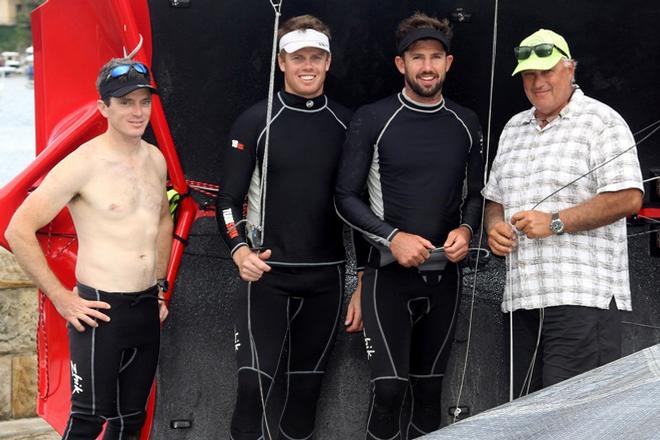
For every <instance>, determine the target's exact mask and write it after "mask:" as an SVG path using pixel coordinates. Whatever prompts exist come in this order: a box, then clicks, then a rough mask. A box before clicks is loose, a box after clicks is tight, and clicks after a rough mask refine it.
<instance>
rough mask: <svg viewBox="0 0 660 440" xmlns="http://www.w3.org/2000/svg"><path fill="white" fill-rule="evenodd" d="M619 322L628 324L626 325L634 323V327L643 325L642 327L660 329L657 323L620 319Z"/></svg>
mask: <svg viewBox="0 0 660 440" xmlns="http://www.w3.org/2000/svg"><path fill="white" fill-rule="evenodd" d="M621 324H628V325H634V326H636V327H644V328H650V329H654V330H660V327H658V326H657V325H650V324H642V323H639V322H630V321H621Z"/></svg>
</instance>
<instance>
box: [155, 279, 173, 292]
mask: <svg viewBox="0 0 660 440" xmlns="http://www.w3.org/2000/svg"><path fill="white" fill-rule="evenodd" d="M156 285H157V286H158V288H159V289H160V290H161V291H162V292H167V289H169V288H170V283H169V282H168V281H167V279H166V278H158V279H157V280H156Z"/></svg>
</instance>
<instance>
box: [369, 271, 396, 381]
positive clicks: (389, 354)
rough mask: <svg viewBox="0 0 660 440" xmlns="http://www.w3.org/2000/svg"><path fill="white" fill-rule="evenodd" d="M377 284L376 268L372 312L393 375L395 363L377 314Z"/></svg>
mask: <svg viewBox="0 0 660 440" xmlns="http://www.w3.org/2000/svg"><path fill="white" fill-rule="evenodd" d="M377 285H378V269H376V273H375V275H374V287H373V290H372V292H373V293H372V296H373V301H374V313H375V315H376V322H377V323H378V329H379V330H380V334H381V336H382V337H383V345H385V350H386V351H387V356H388V357H389V358H390V364H391V365H392V373H394V375H395V376H398V375H399V373H398V372H397V369H396V365H395V364H394V359H393V358H392V353H391V352H390V346H389V344H388V343H387V338H386V337H385V331H384V330H383V326H382V324H381V323H380V316H379V315H378V303H377V301H376V287H377Z"/></svg>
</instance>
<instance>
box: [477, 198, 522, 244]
mask: <svg viewBox="0 0 660 440" xmlns="http://www.w3.org/2000/svg"><path fill="white" fill-rule="evenodd" d="M484 225H485V227H486V232H488V246H489V247H490V250H491V251H493V253H494V254H495V255H499V256H500V257H503V256H505V255H507V254H509V253H510V252H511V251H512V250H513V248H514V247H515V246H516V233H515V232H514V230H513V228H512V227H511V225H510V224H508V223H507V222H506V221H504V207H503V206H502V205H500V204H499V203H497V202H493V201H491V200H489V201H488V203H486V212H485V215H484Z"/></svg>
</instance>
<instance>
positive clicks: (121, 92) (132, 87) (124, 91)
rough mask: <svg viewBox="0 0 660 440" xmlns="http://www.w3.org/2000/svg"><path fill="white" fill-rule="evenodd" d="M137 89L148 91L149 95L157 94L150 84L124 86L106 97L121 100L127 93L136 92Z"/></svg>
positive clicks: (156, 90)
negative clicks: (149, 91)
mask: <svg viewBox="0 0 660 440" xmlns="http://www.w3.org/2000/svg"><path fill="white" fill-rule="evenodd" d="M137 89H149V90H151V93H156V94H158V89H156V88H155V87H154V86H152V85H150V84H129V85H126V86H124V87H122V88H119V89H117V90H114V91H112V92H110V93H108V95H107V96H112V97H114V98H121V97H122V96H126V95H128V94H129V93H131V92H133V91H135V90H137Z"/></svg>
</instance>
